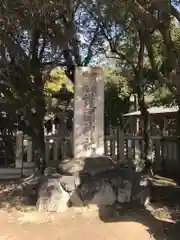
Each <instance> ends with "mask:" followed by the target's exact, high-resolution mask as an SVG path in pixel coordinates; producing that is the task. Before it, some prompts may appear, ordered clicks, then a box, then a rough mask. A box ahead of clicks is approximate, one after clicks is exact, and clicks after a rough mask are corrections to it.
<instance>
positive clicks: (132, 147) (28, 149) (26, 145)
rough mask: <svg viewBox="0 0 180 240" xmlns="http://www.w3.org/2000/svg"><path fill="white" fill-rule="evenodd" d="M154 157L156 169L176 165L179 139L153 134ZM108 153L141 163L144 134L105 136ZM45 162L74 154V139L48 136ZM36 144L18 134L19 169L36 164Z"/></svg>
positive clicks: (108, 154) (17, 165) (124, 159)
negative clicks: (34, 155) (34, 153)
mask: <svg viewBox="0 0 180 240" xmlns="http://www.w3.org/2000/svg"><path fill="white" fill-rule="evenodd" d="M151 139H152V151H151V153H152V154H151V158H152V161H153V162H154V166H155V169H156V170H162V168H163V169H165V168H167V169H172V170H173V169H176V168H177V164H178V162H177V160H178V157H177V139H176V138H173V137H163V136H152V137H151ZM104 140H105V141H104V150H105V155H107V156H111V157H112V158H113V159H114V160H116V161H119V162H120V163H122V164H128V161H132V160H134V161H136V162H138V161H139V160H141V159H144V139H143V137H142V136H132V135H125V134H124V132H123V131H116V132H114V133H112V134H110V135H109V136H105V138H104ZM45 146H46V150H45V157H46V162H47V163H49V162H52V161H53V162H57V161H59V160H60V159H64V158H68V157H71V156H72V138H65V139H62V138H60V137H57V136H47V137H46V138H45ZM33 159H34V158H33V145H32V141H31V138H29V137H23V135H22V134H19V135H17V137H16V168H21V167H22V164H23V167H24V168H26V167H32V166H33V164H34V163H33Z"/></svg>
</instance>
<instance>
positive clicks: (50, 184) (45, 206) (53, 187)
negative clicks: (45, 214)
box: [37, 177, 70, 212]
mask: <svg viewBox="0 0 180 240" xmlns="http://www.w3.org/2000/svg"><path fill="white" fill-rule="evenodd" d="M69 198H70V196H69V193H67V192H66V191H65V190H64V189H63V187H62V186H61V183H60V179H59V178H53V177H52V178H45V179H43V181H42V182H41V186H40V188H39V191H38V200H37V209H38V211H49V212H51V211H54V212H64V211H66V210H67V208H68V201H69Z"/></svg>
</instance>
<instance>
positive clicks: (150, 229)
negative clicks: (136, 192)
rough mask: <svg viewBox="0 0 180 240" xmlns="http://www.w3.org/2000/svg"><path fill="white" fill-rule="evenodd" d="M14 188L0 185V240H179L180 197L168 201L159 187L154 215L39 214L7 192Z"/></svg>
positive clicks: (100, 211) (132, 211)
mask: <svg viewBox="0 0 180 240" xmlns="http://www.w3.org/2000/svg"><path fill="white" fill-rule="evenodd" d="M161 181H162V179H161V180H159V179H156V182H158V183H160V182H161ZM17 184H18V182H14V181H12V182H0V207H1V208H0V240H24V239H26V240H30V239H33V240H41V239H43V240H49V239H51V240H70V239H73V240H76V239H78V240H83V239H86V240H90V239H91V240H92V239H94V240H101V239H102V240H106V239H107V240H139V239H143V240H150V239H156V240H166V239H168V240H176V239H178V240H179V228H180V224H179V220H178V219H179V216H180V214H179V205H178V201H179V199H180V196H179V195H178V196H175V195H173V193H171V197H170V199H171V200H172V201H170V200H168V201H167V199H166V198H167V195H168V194H170V191H169V190H168V194H167V192H165V191H166V190H160V189H159V188H158V186H157V189H155V191H154V193H153V194H154V195H156V196H157V195H158V194H157V192H158V193H159V195H158V197H159V200H158V197H156V198H157V201H156V202H154V203H153V204H155V205H157V206H158V209H159V212H158V211H157V212H156V214H155V213H154V214H150V213H149V212H148V211H145V210H143V209H139V208H138V209H137V208H135V207H133V206H132V207H131V208H130V207H129V206H128V207H126V206H124V207H123V208H122V209H117V208H115V207H106V208H102V207H100V208H99V207H97V206H95V205H93V206H89V207H88V208H87V207H83V208H82V207H81V208H70V209H69V210H68V211H67V212H65V213H38V212H36V209H35V206H33V201H32V202H29V201H27V200H26V201H25V197H24V196H22V195H21V194H20V192H18V191H15V192H13V194H10V193H12V190H10V188H11V187H12V186H16V185H17ZM157 185H158V184H157ZM159 185H162V183H160V184H159ZM165 185H167V186H168V187H171V188H174V187H175V183H174V182H171V181H170V180H169V181H166V180H164V179H163V186H165ZM178 194H179V193H178ZM162 196H163V198H162ZM162 199H163V200H162ZM175 200H177V201H175ZM156 215H157V216H156Z"/></svg>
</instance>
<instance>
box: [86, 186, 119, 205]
mask: <svg viewBox="0 0 180 240" xmlns="http://www.w3.org/2000/svg"><path fill="white" fill-rule="evenodd" d="M115 202H116V195H115V193H114V191H113V188H112V186H111V185H110V184H104V185H102V186H101V187H100V188H99V189H97V192H96V193H95V194H94V196H93V198H92V200H91V201H90V203H89V204H97V205H98V206H99V205H105V206H106V205H113V204H114V203H115Z"/></svg>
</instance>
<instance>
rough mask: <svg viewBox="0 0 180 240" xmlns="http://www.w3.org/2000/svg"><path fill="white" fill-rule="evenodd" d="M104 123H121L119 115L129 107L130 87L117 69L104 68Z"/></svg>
mask: <svg viewBox="0 0 180 240" xmlns="http://www.w3.org/2000/svg"><path fill="white" fill-rule="evenodd" d="M104 74H105V124H106V126H110V125H111V126H117V125H119V124H121V115H122V114H123V113H125V112H127V111H128V109H129V96H130V93H131V89H130V86H129V83H128V79H127V78H125V77H123V76H122V75H121V72H120V71H118V70H117V69H112V70H109V69H107V70H105V71H104Z"/></svg>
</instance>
